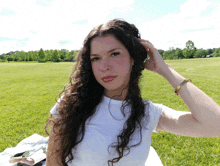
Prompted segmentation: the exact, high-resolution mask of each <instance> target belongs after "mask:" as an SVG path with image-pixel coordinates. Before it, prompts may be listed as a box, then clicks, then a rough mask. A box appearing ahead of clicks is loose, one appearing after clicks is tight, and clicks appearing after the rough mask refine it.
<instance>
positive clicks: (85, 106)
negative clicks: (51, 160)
mask: <svg viewBox="0 0 220 166" xmlns="http://www.w3.org/2000/svg"><path fill="white" fill-rule="evenodd" d="M107 35H113V36H114V37H115V38H116V39H117V40H118V41H120V42H121V43H122V44H123V45H124V46H125V47H126V49H127V50H128V52H129V54H130V56H131V58H132V59H133V60H134V65H133V67H132V71H131V74H130V81H129V85H128V92H127V95H126V98H125V101H124V102H123V105H122V107H121V111H122V112H123V111H124V107H125V106H127V105H130V106H131V114H130V116H129V118H128V119H127V120H126V122H125V124H124V126H123V130H122V131H121V132H120V134H119V135H118V136H117V140H118V142H117V143H116V145H115V144H114V146H113V144H111V145H109V146H111V147H114V148H116V150H117V152H118V157H117V158H114V159H112V160H109V161H108V164H109V165H110V164H111V165H113V163H116V162H118V161H119V160H120V159H121V158H122V157H123V156H125V155H127V154H128V153H129V151H130V148H131V147H133V146H137V145H139V144H140V143H141V140H140V142H139V143H138V144H136V145H132V146H130V147H128V143H129V139H130V137H131V135H132V134H133V133H134V131H135V129H136V128H140V135H141V136H142V133H141V128H142V125H141V120H142V118H143V117H144V116H145V115H146V113H145V104H144V102H143V100H142V98H141V94H140V89H139V79H140V77H141V75H142V73H141V72H142V70H143V69H144V64H143V62H144V60H145V59H146V58H147V51H146V49H145V48H144V46H143V45H142V44H141V43H140V41H139V38H140V34H139V31H138V29H137V28H136V27H135V25H133V24H129V23H127V22H126V21H124V20H120V19H114V20H110V21H108V22H107V23H106V24H101V25H99V26H97V27H95V28H94V29H92V30H91V31H90V33H89V34H88V36H87V37H86V38H85V40H84V44H83V48H82V49H81V51H80V52H79V54H78V56H77V63H76V65H75V67H74V70H73V72H72V74H71V75H70V77H69V83H68V84H67V86H66V87H65V88H64V90H63V91H62V92H61V93H60V95H59V96H63V97H62V100H61V101H60V103H59V107H58V109H57V111H58V113H59V117H58V118H57V121H56V122H54V124H53V126H54V128H56V129H57V130H56V131H58V132H55V130H54V132H55V135H56V136H58V137H57V138H60V142H61V147H62V148H61V149H60V151H59V154H60V155H61V156H60V157H61V162H62V164H63V165H65V166H66V165H67V163H68V162H69V161H72V160H73V159H74V156H73V154H72V149H73V148H74V147H76V145H77V144H79V143H80V142H81V141H82V140H83V138H84V135H85V122H86V120H87V119H88V118H89V117H91V116H92V115H93V114H94V113H95V111H96V106H97V105H98V104H99V103H100V102H101V99H102V96H103V95H104V88H103V87H102V86H101V85H100V84H99V83H98V82H97V81H96V79H95V77H94V75H93V72H92V66H91V60H90V47H91V46H90V44H91V41H92V39H94V38H95V37H97V36H98V37H104V36H107ZM123 114H124V112H123ZM140 138H142V137H140ZM126 150H128V153H127V154H124V152H125V151H126ZM67 157H68V158H67Z"/></svg>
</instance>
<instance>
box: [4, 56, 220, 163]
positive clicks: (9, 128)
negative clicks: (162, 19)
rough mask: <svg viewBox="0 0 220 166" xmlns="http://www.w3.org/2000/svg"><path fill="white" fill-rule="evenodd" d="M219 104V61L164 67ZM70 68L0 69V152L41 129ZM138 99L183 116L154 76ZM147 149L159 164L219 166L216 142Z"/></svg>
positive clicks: (166, 142) (164, 137)
mask: <svg viewBox="0 0 220 166" xmlns="http://www.w3.org/2000/svg"><path fill="white" fill-rule="evenodd" d="M166 62H167V63H168V64H170V65H171V66H172V67H173V68H174V69H175V70H176V71H178V72H179V73H180V74H181V75H183V76H184V77H185V78H191V80H192V83H193V84H194V85H196V86H197V87H199V88H200V89H201V90H203V91H204V92H205V93H206V94H208V95H209V96H210V97H211V98H212V99H214V100H215V101H216V102H217V103H218V104H220V95H219V94H220V84H219V83H220V74H219V71H220V58H210V59H190V60H170V61H166ZM72 67H73V63H69V62H65V63H26V62H23V63H21V62H16V63H11V62H10V63H0V119H1V122H0V152H1V151H3V150H4V149H5V148H7V147H12V146H16V144H17V143H19V142H20V141H21V140H22V139H24V138H26V137H28V136H30V135H32V134H33V133H38V134H40V135H44V136H45V135H46V134H45V132H44V127H45V124H46V122H47V119H48V117H49V110H50V109H51V107H52V106H53V104H54V103H55V98H56V96H57V95H58V94H59V93H60V91H61V90H62V89H63V87H64V85H65V84H66V83H67V82H68V76H69V74H70V73H71V71H72ZM140 86H141V93H142V97H143V98H144V99H150V100H152V101H153V102H155V103H162V104H164V105H166V106H169V107H171V108H173V109H176V110H184V111H185V110H188V108H187V107H186V106H185V104H184V103H183V102H182V100H181V99H180V97H179V96H176V95H175V94H174V89H173V88H172V86H171V85H170V84H169V83H168V82H167V81H166V80H165V79H163V78H162V77H160V76H159V75H157V74H155V73H152V72H149V71H146V70H145V71H144V72H143V76H142V80H141V82H140ZM152 146H153V147H154V148H155V149H156V151H157V152H158V155H159V156H160V158H161V160H162V162H163V164H164V165H165V166H170V165H175V166H176V165H180V166H182V165H184V166H188V165H189V166H191V165H192V166H195V165H201V166H207V165H214V166H216V165H220V138H190V137H183V136H177V135H174V134H169V133H165V132H159V133H153V136H152Z"/></svg>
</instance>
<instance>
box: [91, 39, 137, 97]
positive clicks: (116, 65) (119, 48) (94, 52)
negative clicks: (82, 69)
mask: <svg viewBox="0 0 220 166" xmlns="http://www.w3.org/2000/svg"><path fill="white" fill-rule="evenodd" d="M90 60H91V65H92V71H93V74H94V76H95V78H96V80H97V81H98V83H100V84H101V85H102V86H103V87H104V88H105V95H106V96H107V97H113V96H115V95H120V94H121V92H122V90H123V89H124V88H125V87H126V90H124V91H123V93H122V95H121V96H120V97H116V98H115V99H118V100H124V99H125V96H126V94H127V89H128V83H129V80H130V73H131V69H132V65H133V64H134V61H133V60H132V59H131V57H130V54H129V52H128V50H127V49H126V48H125V46H124V45H123V44H122V43H121V42H120V41H118V40H117V39H116V38H115V37H114V36H111V35H108V36H105V37H95V38H94V39H93V40H92V41H91V52H90ZM113 99H114V98H113Z"/></svg>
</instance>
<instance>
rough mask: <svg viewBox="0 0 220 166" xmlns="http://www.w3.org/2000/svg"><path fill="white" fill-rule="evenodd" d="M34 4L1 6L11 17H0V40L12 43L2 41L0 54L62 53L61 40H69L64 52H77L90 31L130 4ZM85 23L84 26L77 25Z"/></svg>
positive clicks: (86, 0)
mask: <svg viewBox="0 0 220 166" xmlns="http://www.w3.org/2000/svg"><path fill="white" fill-rule="evenodd" d="M40 3H41V5H38V4H39V3H37V1H36V0H30V1H26V0H19V1H14V0H7V1H4V2H3V1H1V2H0V10H1V9H6V8H7V9H10V10H12V11H14V13H15V14H14V15H5V16H4V15H0V21H1V25H4V26H2V27H1V31H0V37H8V38H12V39H15V41H14V43H13V46H12V45H11V44H10V42H5V41H1V43H2V45H4V47H3V49H1V50H0V51H1V52H0V54H1V53H4V52H9V51H14V49H16V50H24V51H28V50H32V49H33V50H39V49H40V48H44V49H61V48H63V47H64V46H61V45H60V44H59V41H60V40H68V41H69V44H68V45H66V46H65V48H66V47H68V48H67V49H70V50H72V49H79V48H80V47H81V46H82V43H83V40H84V38H85V37H86V35H87V34H88V33H89V31H90V30H91V29H92V28H93V27H94V26H97V25H98V24H101V23H104V22H106V21H107V20H108V18H110V17H111V12H112V11H114V9H115V8H118V9H119V8H122V9H123V10H126V8H129V6H130V5H132V3H133V0H122V1H118V0H111V1H107V0H106V1H103V0H93V1H91V0H80V1H73V0H68V1H67V0H65V1H64V0H54V1H50V2H48V3H45V6H44V3H43V2H40ZM80 20H88V21H87V23H86V24H77V21H80ZM26 38H28V39H29V41H28V42H27V44H26V46H22V47H21V46H18V47H16V43H17V44H18V40H22V39H26Z"/></svg>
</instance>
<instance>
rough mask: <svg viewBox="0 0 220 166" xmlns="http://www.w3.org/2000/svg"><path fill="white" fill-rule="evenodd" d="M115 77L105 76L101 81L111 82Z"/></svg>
mask: <svg viewBox="0 0 220 166" xmlns="http://www.w3.org/2000/svg"><path fill="white" fill-rule="evenodd" d="M115 77H116V76H106V77H103V78H102V80H103V81H104V82H110V81H113V80H114V79H115Z"/></svg>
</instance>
